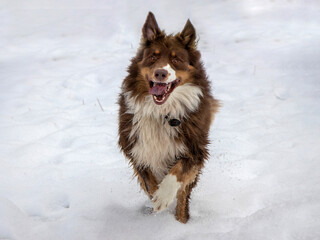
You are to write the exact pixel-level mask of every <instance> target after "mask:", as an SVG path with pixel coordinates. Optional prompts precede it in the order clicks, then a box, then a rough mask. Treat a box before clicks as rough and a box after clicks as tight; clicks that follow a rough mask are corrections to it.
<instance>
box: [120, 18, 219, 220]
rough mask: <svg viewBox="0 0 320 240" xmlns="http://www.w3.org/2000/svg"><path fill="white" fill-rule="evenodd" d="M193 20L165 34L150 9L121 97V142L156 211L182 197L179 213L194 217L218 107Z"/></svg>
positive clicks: (181, 215) (182, 217) (177, 209)
mask: <svg viewBox="0 0 320 240" xmlns="http://www.w3.org/2000/svg"><path fill="white" fill-rule="evenodd" d="M196 44H197V41H196V31H195V28H194V27H193V25H192V23H191V22H190V20H188V21H187V23H186V24H185V26H184V28H183V30H182V31H181V32H180V33H178V34H176V35H166V34H165V32H164V31H162V30H160V28H159V26H158V23H157V21H156V19H155V17H154V15H153V13H151V12H149V14H148V16H147V19H146V22H145V24H144V26H143V28H142V37H141V43H140V48H139V49H138V51H137V54H136V56H135V57H134V58H133V59H132V60H131V65H130V66H129V68H128V76H127V77H126V78H125V79H124V80H123V83H122V86H121V93H120V95H119V100H118V104H119V129H118V133H119V142H118V143H119V146H120V149H121V150H122V152H123V153H124V155H125V156H126V157H127V158H128V160H129V163H130V165H131V166H132V168H133V170H134V176H136V177H137V178H138V182H139V183H140V185H141V188H142V189H143V190H144V191H145V193H146V194H147V195H148V196H149V198H150V199H151V200H152V202H153V211H155V212H160V211H162V210H164V209H166V208H167V207H168V206H169V205H170V204H171V203H172V202H173V201H174V200H175V198H176V199H177V205H176V209H175V217H176V219H177V220H178V221H180V222H182V223H186V222H187V221H188V220H189V199H190V194H191V191H192V189H193V188H194V187H195V186H196V184H197V181H198V178H199V175H200V174H201V169H202V168H203V167H204V163H205V161H206V160H207V159H208V157H209V153H208V148H207V146H208V144H209V139H208V135H209V129H210V125H211V123H212V121H213V119H214V115H215V113H216V112H217V110H218V108H219V101H218V100H216V99H214V98H213V96H212V94H211V93H210V83H209V81H208V79H207V75H206V73H205V70H204V67H203V64H202V62H201V60H200V53H199V51H198V50H197V48H196Z"/></svg>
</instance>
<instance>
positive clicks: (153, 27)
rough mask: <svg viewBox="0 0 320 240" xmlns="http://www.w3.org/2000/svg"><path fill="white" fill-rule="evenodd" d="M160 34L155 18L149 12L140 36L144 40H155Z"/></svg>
mask: <svg viewBox="0 0 320 240" xmlns="http://www.w3.org/2000/svg"><path fill="white" fill-rule="evenodd" d="M160 33H161V30H160V28H159V26H158V23H157V21H156V18H155V17H154V15H153V13H152V12H149V14H148V17H147V20H146V22H145V23H144V25H143V28H142V36H143V38H144V39H146V40H149V41H151V40H153V39H155V38H156V36H157V35H158V34H160Z"/></svg>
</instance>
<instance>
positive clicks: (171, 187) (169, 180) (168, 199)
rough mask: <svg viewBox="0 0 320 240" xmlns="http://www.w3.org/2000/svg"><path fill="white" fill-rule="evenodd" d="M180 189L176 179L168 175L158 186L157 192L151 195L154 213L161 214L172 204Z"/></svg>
mask: <svg viewBox="0 0 320 240" xmlns="http://www.w3.org/2000/svg"><path fill="white" fill-rule="evenodd" d="M180 187H181V183H180V182H178V181H177V177H176V176H174V175H172V174H168V175H167V176H166V177H165V178H164V179H163V180H162V182H161V183H160V184H159V188H158V190H157V191H156V192H155V193H154V194H153V198H152V201H153V209H154V211H157V212H161V211H162V210H164V209H166V208H167V207H168V206H169V204H170V203H172V202H173V200H174V198H175V197H176V195H177V192H178V190H179V188H180Z"/></svg>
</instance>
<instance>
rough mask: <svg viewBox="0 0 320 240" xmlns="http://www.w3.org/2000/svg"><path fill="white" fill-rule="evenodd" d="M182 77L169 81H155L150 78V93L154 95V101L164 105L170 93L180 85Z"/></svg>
mask: <svg viewBox="0 0 320 240" xmlns="http://www.w3.org/2000/svg"><path fill="white" fill-rule="evenodd" d="M179 83H180V79H176V80H174V81H172V82H169V83H162V82H154V81H151V80H149V86H150V89H149V93H150V94H151V95H152V98H153V101H154V102H155V104H158V105H162V104H164V103H165V102H166V101H167V99H168V97H169V95H170V93H172V92H173V90H174V89H175V88H176V87H177V86H178V85H179Z"/></svg>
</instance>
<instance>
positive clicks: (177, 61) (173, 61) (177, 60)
mask: <svg viewBox="0 0 320 240" xmlns="http://www.w3.org/2000/svg"><path fill="white" fill-rule="evenodd" d="M171 61H172V63H173V64H176V63H179V62H180V60H179V59H178V58H173V59H172V60H171Z"/></svg>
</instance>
